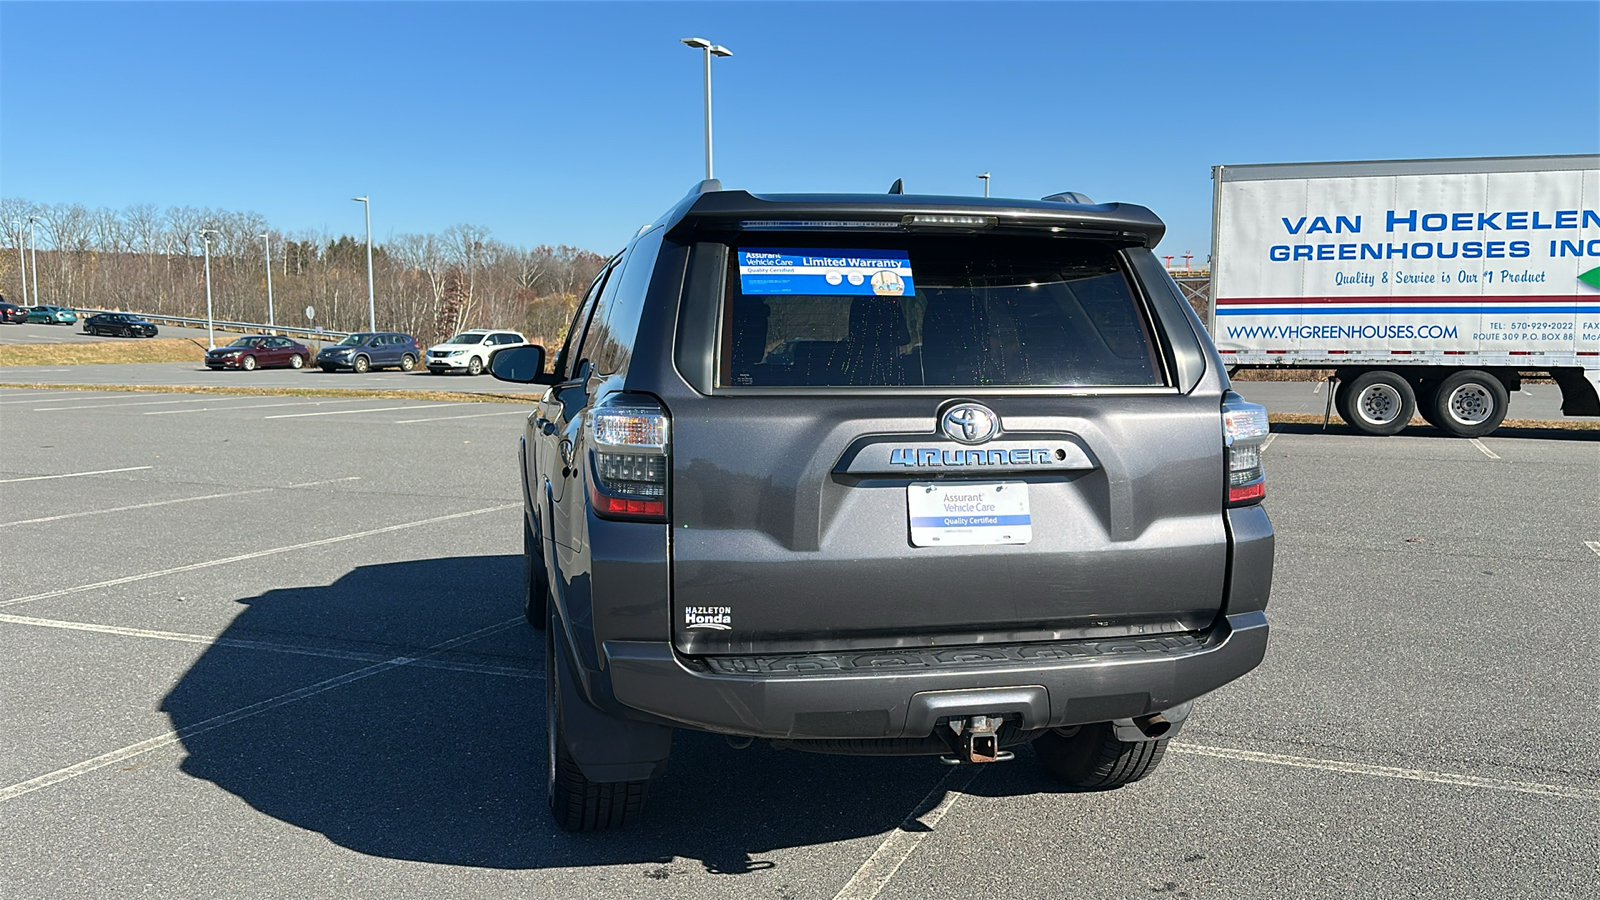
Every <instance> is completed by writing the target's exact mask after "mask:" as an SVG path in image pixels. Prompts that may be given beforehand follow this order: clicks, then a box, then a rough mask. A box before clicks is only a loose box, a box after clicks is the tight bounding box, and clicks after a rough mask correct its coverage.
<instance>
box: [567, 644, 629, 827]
mask: <svg viewBox="0 0 1600 900" xmlns="http://www.w3.org/2000/svg"><path fill="white" fill-rule="evenodd" d="M560 632H561V630H560V629H559V628H557V627H556V623H555V622H553V621H551V622H550V623H549V627H547V628H545V639H544V708H545V735H546V737H545V748H546V751H547V752H548V754H549V756H548V764H547V766H546V770H545V788H546V792H547V794H548V796H549V803H550V815H551V816H552V817H554V818H555V820H556V825H558V826H560V828H561V829H562V830H563V831H604V830H606V829H610V828H621V827H622V826H624V825H627V824H629V823H630V822H634V821H637V820H638V818H639V816H640V815H641V814H643V812H644V801H645V794H646V793H647V792H648V790H649V788H650V782H649V781H648V780H645V781H618V782H611V783H604V782H595V781H590V780H589V779H588V778H586V777H584V774H583V770H582V769H579V768H578V763H577V761H576V760H574V759H573V758H572V754H570V753H569V752H567V742H566V736H565V735H564V733H563V732H562V729H561V682H560V677H561V669H562V666H559V665H557V664H556V654H557V653H559V652H561V651H559V650H557V649H556V642H555V635H557V634H559V633H560Z"/></svg>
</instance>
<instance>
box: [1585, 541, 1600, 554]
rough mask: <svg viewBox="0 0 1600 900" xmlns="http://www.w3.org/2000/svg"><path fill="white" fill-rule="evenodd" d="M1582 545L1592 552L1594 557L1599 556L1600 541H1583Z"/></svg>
mask: <svg viewBox="0 0 1600 900" xmlns="http://www.w3.org/2000/svg"><path fill="white" fill-rule="evenodd" d="M1583 545H1584V546H1585V547H1588V548H1589V549H1590V550H1593V551H1594V555H1595V556H1600V541H1584V542H1583Z"/></svg>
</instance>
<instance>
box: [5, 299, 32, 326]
mask: <svg viewBox="0 0 1600 900" xmlns="http://www.w3.org/2000/svg"><path fill="white" fill-rule="evenodd" d="M26 321H28V308H27V307H26V306H18V305H16V304H15V303H7V302H6V301H4V300H0V322H8V323H10V324H12V325H20V324H22V323H23V322H26Z"/></svg>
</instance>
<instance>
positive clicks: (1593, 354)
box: [1578, 350, 1600, 356]
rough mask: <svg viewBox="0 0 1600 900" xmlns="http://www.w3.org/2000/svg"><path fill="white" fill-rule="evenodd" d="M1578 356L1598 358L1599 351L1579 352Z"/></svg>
mask: <svg viewBox="0 0 1600 900" xmlns="http://www.w3.org/2000/svg"><path fill="white" fill-rule="evenodd" d="M1578 355H1579V356H1600V350H1579V351H1578Z"/></svg>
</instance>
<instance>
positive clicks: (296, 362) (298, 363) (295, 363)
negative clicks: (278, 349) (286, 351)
mask: <svg viewBox="0 0 1600 900" xmlns="http://www.w3.org/2000/svg"><path fill="white" fill-rule="evenodd" d="M305 364H306V358H305V357H304V356H301V355H300V354H298V353H296V354H295V355H293V356H291V357H289V368H291V369H298V368H301V367H302V366H304V365H305Z"/></svg>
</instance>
